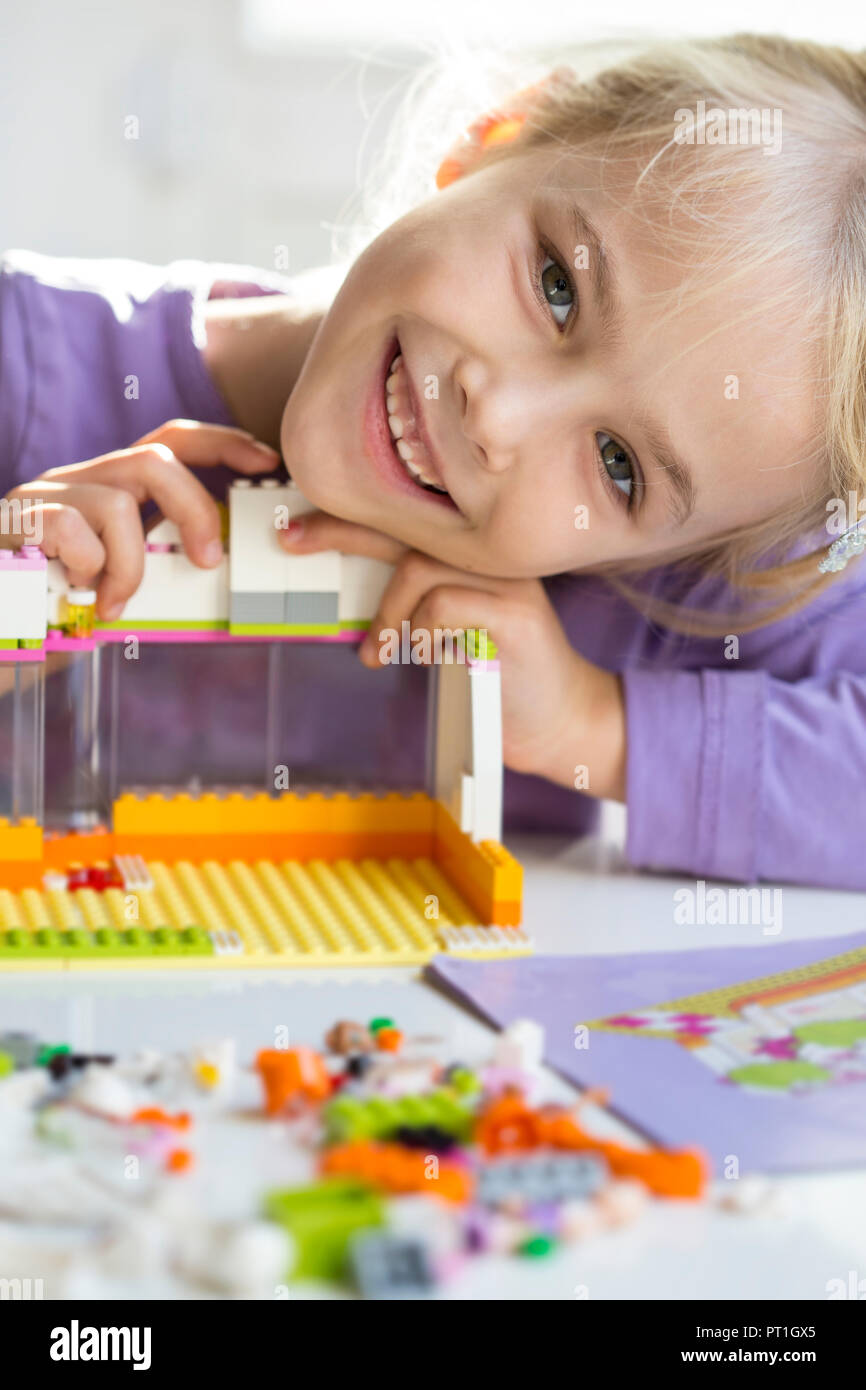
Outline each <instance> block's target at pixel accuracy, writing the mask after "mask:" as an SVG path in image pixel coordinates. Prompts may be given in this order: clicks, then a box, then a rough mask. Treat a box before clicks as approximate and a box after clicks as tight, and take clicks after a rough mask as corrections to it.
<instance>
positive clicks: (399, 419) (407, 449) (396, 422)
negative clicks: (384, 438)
mask: <svg viewBox="0 0 866 1390" xmlns="http://www.w3.org/2000/svg"><path fill="white" fill-rule="evenodd" d="M385 411H386V414H387V416H388V428H389V430H390V431H391V438H392V440H393V442H394V447H395V449H396V450H397V453H398V454H399V456H400V458H401V459H402V460H403V463H404V464H405V465H406V472H407V473H408V474H409V476H410V477H411V478H413V479H414V481H415V482H416V483H422V484H423V485H424V487H430V488H435V490H436V491H437V492H443V493H446V494H447V488H444V487H442V485H441V484H440V483H438V482H436V481H435V479H433V478H431V477H429V476H428V475H427V473H425V471H424V469H423V468H421V466H420V465H419V464H418V463H417V462H416V461H415V459H414V453H415V450H419V451H420V453H421V456H422V458H423V457H426V452H425V449H424V445H423V444H422V443H421V442H420V441H419V440H418V438H417V431H416V428H415V421H414V419H413V418H412V408H411V405H410V403H409V399H408V396H407V391H406V385H405V381H404V379H403V358H402V355H401V354H400V353H398V354H397V356H396V357H395V358H394V361H393V362H392V363H391V374H390V376H389V377H388V379H387V381H386V382H385ZM401 412H402V413H401ZM407 431H409V432H410V433H411V435H412V443H411V444H410V443H409V440H408V439H406V438H405V435H406V432H407Z"/></svg>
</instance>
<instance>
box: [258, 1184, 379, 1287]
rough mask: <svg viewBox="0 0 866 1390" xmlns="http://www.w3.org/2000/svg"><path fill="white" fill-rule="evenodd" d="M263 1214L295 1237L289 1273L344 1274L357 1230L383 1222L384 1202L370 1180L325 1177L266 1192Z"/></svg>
mask: <svg viewBox="0 0 866 1390" xmlns="http://www.w3.org/2000/svg"><path fill="white" fill-rule="evenodd" d="M264 1213H265V1216H267V1217H268V1218H269V1219H270V1220H271V1221H275V1222H277V1224H278V1225H280V1226H284V1227H285V1229H286V1230H287V1231H288V1232H289V1233H290V1235H291V1236H292V1239H293V1240H294V1242H295V1251H296V1253H295V1260H294V1264H293V1267H292V1269H291V1270H289V1271H288V1275H287V1277H288V1278H294V1279H342V1278H344V1277H345V1275H346V1273H347V1266H348V1258H349V1244H350V1242H351V1239H352V1237H353V1236H354V1234H355V1232H356V1231H360V1230H364V1229H365V1228H369V1227H371V1226H381V1225H383V1223H384V1219H385V1204H384V1201H383V1199H382V1197H381V1196H380V1195H379V1194H378V1193H377V1192H374V1191H373V1189H372V1188H371V1187H368V1186H367V1185H366V1183H360V1182H356V1181H354V1180H353V1179H349V1178H326V1179H324V1180H323V1181H322V1182H320V1183H315V1184H314V1185H313V1186H312V1187H295V1188H286V1189H284V1190H282V1191H277V1192H269V1193H267V1195H266V1196H265V1203H264Z"/></svg>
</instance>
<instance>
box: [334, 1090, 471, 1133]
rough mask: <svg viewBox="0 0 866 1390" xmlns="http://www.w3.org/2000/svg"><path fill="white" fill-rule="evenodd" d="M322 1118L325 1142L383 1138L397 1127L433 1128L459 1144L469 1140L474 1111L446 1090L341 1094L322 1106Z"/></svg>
mask: <svg viewBox="0 0 866 1390" xmlns="http://www.w3.org/2000/svg"><path fill="white" fill-rule="evenodd" d="M322 1119H323V1121H324V1126H325V1137H326V1140H327V1142H329V1143H342V1142H345V1141H348V1142H351V1141H352V1140H354V1139H387V1138H389V1137H390V1136H391V1135H392V1134H393V1133H394V1132H395V1130H397V1129H399V1128H400V1126H401V1125H419V1124H420V1125H427V1124H429V1125H435V1126H436V1127H437V1128H438V1129H442V1130H445V1131H446V1132H447V1133H448V1134H452V1135H453V1136H454V1138H455V1139H456V1140H458V1141H460V1142H463V1141H465V1140H468V1139H469V1138H470V1137H471V1134H472V1129H473V1126H474V1123H475V1115H474V1112H473V1111H472V1110H471V1109H470V1108H469V1107H468V1106H467V1105H464V1104H463V1103H462V1102H461V1100H460V1099H459V1098H458V1097H457V1096H455V1095H454V1093H453V1092H452V1091H450V1090H447V1089H442V1090H437V1091H430V1092H429V1094H427V1095H408V1096H395V1097H388V1096H370V1097H366V1098H358V1097H355V1096H349V1095H346V1094H341V1095H339V1096H337V1097H336V1099H334V1100H332V1101H331V1102H330V1103H329V1104H328V1105H326V1106H325V1109H324V1112H323V1115H322Z"/></svg>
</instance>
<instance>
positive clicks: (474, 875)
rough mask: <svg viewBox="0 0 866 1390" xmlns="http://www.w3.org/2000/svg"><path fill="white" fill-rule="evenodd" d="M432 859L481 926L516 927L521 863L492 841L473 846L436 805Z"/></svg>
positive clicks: (450, 818)
mask: <svg viewBox="0 0 866 1390" xmlns="http://www.w3.org/2000/svg"><path fill="white" fill-rule="evenodd" d="M434 858H435V861H436V863H437V864H438V865H439V867H440V868H441V869H442V871H443V873H444V874H445V875H446V877H447V878H449V879H450V880H451V882H452V883H453V884H454V886H455V887H456V888H457V889H458V890H459V891H460V893H462V895H463V897H464V898H465V899H466V901H467V902H468V903H469V904H470V906H471V907H472V908H473V910H474V911H475V912H476V913H477V914H478V916H479V918H480V920H481V921H482V922H483V923H485V924H492V925H495V926H517V925H519V923H520V916H521V912H520V904H521V902H522V897H523V870H522V868H521V866H520V864H519V863H518V862H517V860H516V859H515V858H514V857H513V856H512V855H511V854H509V852H508V850H507V849H505V848H504V846H503V845H500V844H497V843H496V842H495V841H493V840H485V841H483V843H481V844H475V843H474V842H473V841H472V840H470V838H469V836H468V835H465V834H464V833H463V832H462V831H461V830H460V828H459V827H458V825H457V822H456V821H455V820H454V818H453V816H452V815H451V814H450V812H449V811H447V810H446V809H445V807H444V806H441V805H438V804H437V806H436V832H435V846H434ZM515 904H517V910H516V911H515Z"/></svg>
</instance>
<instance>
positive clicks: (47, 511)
mask: <svg viewBox="0 0 866 1390" xmlns="http://www.w3.org/2000/svg"><path fill="white" fill-rule="evenodd" d="M32 507H33V509H34V510H33V514H32V517H31V519H32V520H33V522H34V530H35V528H36V527H37V526H38V534H39V540H38V541H37V542H36V544H38V545H40V546H41V547H42V549H43V550H44V552H45V554H46V555H47V556H48V558H49V560H60V562H61V563H62V564H63V566H64V567H65V569H66V571H67V573H68V574H69V582H70V584H71V585H72V586H73V588H84V587H85V586H87V585H89V584H90V583H92V581H93V578H94V576H95V575H97V574H99V573H100V571H101V570H102V568H103V566H104V564H105V547H104V545H103V544H102V541H101V540H100V539H99V536H98V535H97V534H96V532H95V531H94V529H93V527H92V526H91V525H90V523H89V522H88V521H87V519H86V517H84V516H83V515H82V513H81V512H80V511H78V510H77V508H75V507H72V506H67V505H66V504H65V503H60V502H42V501H34V502H33V503H32Z"/></svg>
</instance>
